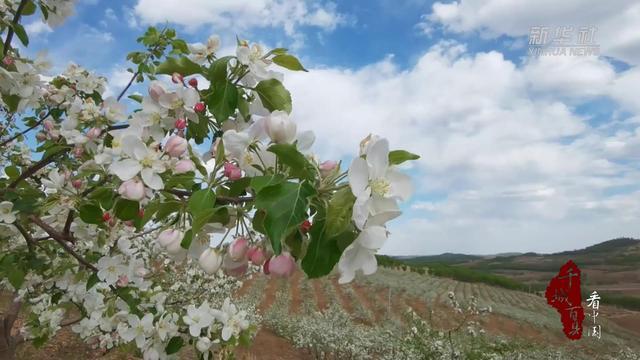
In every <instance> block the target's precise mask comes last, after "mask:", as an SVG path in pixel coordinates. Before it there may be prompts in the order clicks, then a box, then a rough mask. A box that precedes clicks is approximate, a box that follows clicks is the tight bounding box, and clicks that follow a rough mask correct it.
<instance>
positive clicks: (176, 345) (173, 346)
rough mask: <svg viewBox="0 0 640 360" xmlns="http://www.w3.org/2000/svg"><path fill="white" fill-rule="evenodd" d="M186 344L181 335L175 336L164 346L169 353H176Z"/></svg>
mask: <svg viewBox="0 0 640 360" xmlns="http://www.w3.org/2000/svg"><path fill="white" fill-rule="evenodd" d="M183 346H184V340H183V339H182V338H181V337H180V336H174V337H172V338H171V340H169V343H168V344H167V346H166V347H165V348H164V351H165V352H166V353H167V355H171V354H175V353H177V352H178V351H180V349H181V348H182V347H183Z"/></svg>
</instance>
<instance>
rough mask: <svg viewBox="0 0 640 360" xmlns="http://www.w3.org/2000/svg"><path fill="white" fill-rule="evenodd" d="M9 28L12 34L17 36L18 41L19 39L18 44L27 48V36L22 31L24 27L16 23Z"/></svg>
mask: <svg viewBox="0 0 640 360" xmlns="http://www.w3.org/2000/svg"><path fill="white" fill-rule="evenodd" d="M11 27H12V28H13V32H15V33H16V36H18V39H20V42H21V43H22V45H24V46H28V45H29V36H27V32H26V31H24V27H23V26H22V25H20V24H16V23H11Z"/></svg>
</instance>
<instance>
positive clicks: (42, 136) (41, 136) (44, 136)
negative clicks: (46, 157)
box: [36, 132, 47, 142]
mask: <svg viewBox="0 0 640 360" xmlns="http://www.w3.org/2000/svg"><path fill="white" fill-rule="evenodd" d="M36 139H38V141H40V142H42V141H45V140H47V134H45V133H43V132H39V133H37V134H36Z"/></svg>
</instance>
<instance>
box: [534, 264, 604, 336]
mask: <svg viewBox="0 0 640 360" xmlns="http://www.w3.org/2000/svg"><path fill="white" fill-rule="evenodd" d="M545 297H546V298H547V303H548V304H549V305H551V306H553V307H554V308H555V309H556V310H557V311H558V312H559V313H560V321H562V328H563V331H564V334H565V335H566V336H567V337H568V338H569V339H571V340H578V339H580V338H581V337H582V321H583V320H584V309H583V308H582V296H581V294H580V269H579V268H578V266H577V265H576V264H575V263H574V262H573V261H571V260H569V261H567V263H566V264H564V265H563V266H562V267H561V268H560V271H559V272H558V275H556V276H555V277H554V278H553V279H551V281H550V282H549V285H548V286H547V291H546V292H545ZM594 319H595V318H594Z"/></svg>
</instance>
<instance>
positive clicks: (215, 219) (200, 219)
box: [191, 206, 229, 235]
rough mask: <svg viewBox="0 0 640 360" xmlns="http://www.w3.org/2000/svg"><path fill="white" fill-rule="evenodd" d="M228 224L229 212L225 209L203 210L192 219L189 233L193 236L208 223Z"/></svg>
mask: <svg viewBox="0 0 640 360" xmlns="http://www.w3.org/2000/svg"><path fill="white" fill-rule="evenodd" d="M228 222H229V210H227V208H226V207H224V206H222V207H218V208H211V209H204V210H202V211H200V212H199V213H198V214H197V215H195V216H194V217H193V221H192V222H191V231H192V233H193V234H194V235H197V234H198V232H200V230H201V229H202V227H203V226H205V225H206V224H208V223H221V224H226V223H228Z"/></svg>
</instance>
